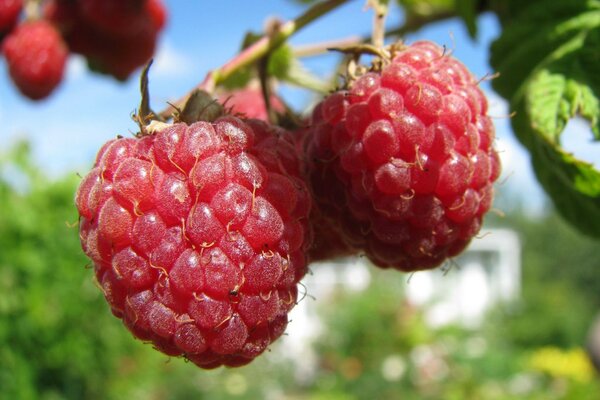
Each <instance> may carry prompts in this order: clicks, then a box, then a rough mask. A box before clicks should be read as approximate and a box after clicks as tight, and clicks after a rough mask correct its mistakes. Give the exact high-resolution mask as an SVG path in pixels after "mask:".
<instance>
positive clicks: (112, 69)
mask: <svg viewBox="0 0 600 400" xmlns="http://www.w3.org/2000/svg"><path fill="white" fill-rule="evenodd" d="M86 10H87V11H86ZM90 10H92V11H90ZM44 16H45V17H46V18H47V19H49V20H50V21H52V22H53V23H54V24H56V25H57V26H58V27H59V28H60V29H61V32H62V34H63V36H64V37H65V40H66V42H67V44H68V45H69V49H70V50H71V51H72V52H74V53H78V54H81V55H83V56H84V57H85V58H86V59H87V61H88V64H89V66H90V68H91V69H92V70H94V71H97V72H100V73H105V74H109V75H112V76H114V77H115V78H117V79H119V80H125V79H127V78H128V77H129V76H130V75H131V74H132V73H133V72H134V71H135V70H136V69H137V68H139V67H141V66H143V65H144V64H145V63H146V62H148V61H149V60H150V58H152V55H153V54H154V52H155V50H156V44H157V40H158V35H159V34H160V32H161V31H162V29H163V28H164V26H165V22H166V19H167V14H166V9H165V7H164V5H163V3H162V1H161V0H143V1H141V0H136V1H131V0H129V1H96V0H94V1H91V0H90V1H80V2H72V1H67V0H50V1H48V2H47V3H46V4H45V8H44Z"/></svg>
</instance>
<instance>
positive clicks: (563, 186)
mask: <svg viewBox="0 0 600 400" xmlns="http://www.w3.org/2000/svg"><path fill="white" fill-rule="evenodd" d="M512 124H513V128H514V129H515V131H519V132H521V134H527V135H530V136H531V137H533V138H536V140H535V141H534V142H533V144H532V146H531V147H529V150H530V153H531V159H532V163H533V167H534V171H535V174H536V176H537V179H538V180H539V182H540V183H541V185H542V187H543V188H544V190H545V191H546V192H547V193H548V195H549V196H550V197H551V198H552V200H553V201H554V204H555V206H556V208H557V210H558V211H559V212H560V214H561V215H562V216H563V217H564V218H565V219H566V220H567V221H569V223H570V224H572V225H573V226H575V227H577V228H578V229H579V230H580V231H581V232H583V233H585V234H587V235H590V236H594V237H597V238H600V172H599V171H597V170H596V169H594V167H593V166H592V165H591V164H589V163H586V162H584V161H581V160H578V159H577V158H575V157H574V156H573V155H572V154H569V153H567V152H565V151H564V150H563V149H562V148H561V147H560V146H559V145H557V144H556V143H553V142H552V141H550V140H547V139H548V138H547V137H545V136H544V135H542V134H540V133H539V131H537V130H536V129H534V128H533V127H532V125H531V121H530V117H529V116H528V113H527V110H526V106H525V104H524V102H523V103H521V104H520V105H518V107H517V114H516V116H515V117H514V118H513V120H512Z"/></svg>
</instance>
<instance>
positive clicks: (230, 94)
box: [219, 87, 285, 121]
mask: <svg viewBox="0 0 600 400" xmlns="http://www.w3.org/2000/svg"><path fill="white" fill-rule="evenodd" d="M219 101H220V102H221V103H223V104H224V105H225V106H226V107H227V108H229V109H230V110H231V113H233V114H240V115H241V116H243V117H245V118H256V119H261V120H263V121H267V120H268V119H269V115H268V114H267V107H266V105H265V100H264V97H263V94H262V91H261V90H260V88H258V87H246V88H243V89H238V90H234V91H226V92H224V93H222V94H221V95H220V96H219ZM270 102H271V108H272V109H273V111H275V112H276V113H284V112H285V106H284V104H283V103H282V102H281V100H280V99H279V97H277V96H276V95H271V99H270Z"/></svg>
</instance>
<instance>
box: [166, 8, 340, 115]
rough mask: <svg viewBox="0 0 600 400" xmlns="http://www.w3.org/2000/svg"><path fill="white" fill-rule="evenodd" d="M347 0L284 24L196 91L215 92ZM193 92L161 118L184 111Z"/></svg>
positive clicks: (204, 82) (315, 9) (218, 69)
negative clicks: (180, 109) (174, 110)
mask: <svg viewBox="0 0 600 400" xmlns="http://www.w3.org/2000/svg"><path fill="white" fill-rule="evenodd" d="M347 1H348V0H327V1H323V2H320V3H317V4H315V5H314V6H312V7H311V8H309V9H308V10H307V11H306V12H305V13H304V14H302V15H300V16H299V17H298V18H296V19H294V20H291V21H287V22H285V23H283V24H282V25H281V26H280V27H279V29H277V30H276V31H275V32H274V33H272V34H267V35H264V36H263V37H261V38H260V39H259V40H258V41H256V42H254V43H253V44H252V45H250V46H249V47H247V48H246V49H244V50H242V51H241V52H240V53H239V54H237V55H236V56H235V57H234V58H233V59H231V60H230V61H228V62H227V63H225V64H224V65H223V66H221V67H220V68H217V69H214V70H212V71H211V72H209V73H208V74H207V75H206V77H205V78H204V80H203V81H202V83H200V84H199V85H198V86H197V87H196V88H194V90H195V89H202V90H206V91H207V92H212V91H213V90H214V88H215V87H216V86H217V85H218V84H220V83H221V82H223V81H225V80H226V79H227V78H229V77H230V76H231V75H232V74H234V73H235V72H237V71H239V70H240V69H242V68H244V67H246V66H248V65H250V64H253V63H255V62H256V61H258V60H259V59H261V58H263V57H264V56H266V55H267V54H269V53H270V52H271V51H272V50H274V49H276V48H277V47H279V46H280V45H281V44H283V43H284V42H285V41H286V40H287V39H289V38H290V37H291V36H292V35H294V34H295V33H296V32H298V31H299V30H300V29H302V28H304V27H305V26H306V25H308V24H310V23H311V22H313V21H315V20H317V19H318V18H319V17H321V16H323V15H325V14H327V13H328V12H330V11H332V10H334V9H335V8H337V7H339V6H341V5H342V4H344V3H346V2H347ZM190 93H191V92H190ZM190 93H188V94H187V95H186V96H184V97H183V98H181V99H179V100H177V101H176V102H174V103H172V105H171V106H169V107H168V108H167V109H165V110H163V111H161V113H160V116H161V117H163V118H169V116H170V115H171V113H172V111H173V107H177V108H181V107H182V106H183V104H185V101H186V100H187V98H188V96H189V94H190Z"/></svg>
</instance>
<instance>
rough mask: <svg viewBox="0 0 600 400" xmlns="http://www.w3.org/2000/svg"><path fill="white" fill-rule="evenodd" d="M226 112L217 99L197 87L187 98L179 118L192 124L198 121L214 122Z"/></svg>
mask: <svg viewBox="0 0 600 400" xmlns="http://www.w3.org/2000/svg"><path fill="white" fill-rule="evenodd" d="M224 113H225V110H224V109H223V106H222V105H221V104H220V103H219V102H218V101H217V100H215V99H214V98H213V97H212V96H211V95H210V94H208V93H207V92H205V91H204V90H200V89H196V90H194V91H193V92H192V94H191V95H190V97H189V98H188V99H187V101H186V103H185V105H184V106H183V110H182V111H181V113H180V114H179V116H178V119H179V121H181V122H185V123H186V124H188V125H190V124H193V123H194V122H197V121H208V122H212V121H214V120H216V119H217V118H219V117H220V116H222V115H223V114H224Z"/></svg>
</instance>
